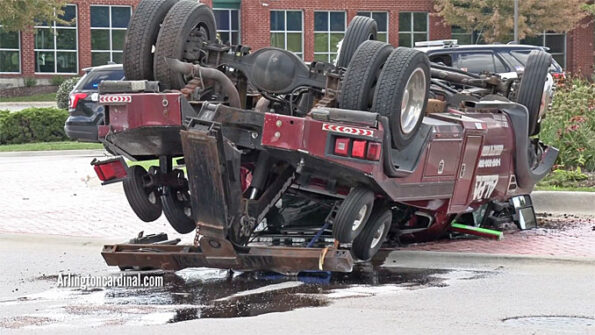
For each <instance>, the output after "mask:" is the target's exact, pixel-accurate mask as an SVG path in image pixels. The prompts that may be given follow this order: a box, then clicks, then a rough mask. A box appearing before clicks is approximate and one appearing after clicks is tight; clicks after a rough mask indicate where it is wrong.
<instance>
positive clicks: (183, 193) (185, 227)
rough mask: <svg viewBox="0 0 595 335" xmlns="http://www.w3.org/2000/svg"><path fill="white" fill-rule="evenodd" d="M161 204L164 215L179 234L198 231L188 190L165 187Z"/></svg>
mask: <svg viewBox="0 0 595 335" xmlns="http://www.w3.org/2000/svg"><path fill="white" fill-rule="evenodd" d="M161 203H162V205H163V214H164V215H165V217H166V218H167V221H169V224H170V225H171V226H172V227H173V228H174V229H175V230H176V231H177V232H178V233H180V234H188V233H190V232H192V231H194V230H195V229H196V222H195V220H194V217H193V215H192V207H191V205H190V194H189V193H188V191H187V190H183V189H177V190H176V189H172V188H169V187H167V186H166V187H163V194H162V195H161Z"/></svg>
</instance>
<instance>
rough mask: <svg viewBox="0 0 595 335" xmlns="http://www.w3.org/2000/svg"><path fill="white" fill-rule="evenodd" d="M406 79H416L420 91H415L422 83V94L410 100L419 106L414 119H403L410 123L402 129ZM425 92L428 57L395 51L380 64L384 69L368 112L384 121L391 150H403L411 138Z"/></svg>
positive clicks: (419, 119)
mask: <svg viewBox="0 0 595 335" xmlns="http://www.w3.org/2000/svg"><path fill="white" fill-rule="evenodd" d="M422 73H423V76H422V75H421V74H422ZM414 74H415V76H414ZM410 78H411V79H419V80H417V81H414V82H419V83H420V84H419V85H418V86H420V87H417V89H422V88H421V85H422V83H423V84H424V85H425V88H423V89H424V90H425V92H424V93H423V95H421V94H420V95H419V99H414V100H413V102H415V101H416V100H417V101H418V102H419V108H414V110H416V111H417V112H416V113H413V115H417V118H415V117H413V118H412V119H409V118H407V119H408V120H411V122H407V123H406V124H405V125H403V124H402V122H401V118H402V117H401V116H402V112H403V111H402V110H401V108H402V102H403V98H404V97H405V95H406V94H405V91H406V87H407V84H408V83H409V80H410ZM429 91H430V61H429V60H428V56H427V55H426V54H425V53H423V52H420V51H417V50H414V49H410V48H396V49H395V50H393V52H392V53H391V54H390V56H389V57H388V59H387V60H386V62H385V63H384V68H383V69H382V72H381V73H380V78H379V79H378V83H377V84H376V93H375V94H374V104H373V105H372V112H375V113H378V114H380V115H384V116H386V117H388V119H389V121H390V128H391V137H392V139H393V146H394V147H395V148H397V149H404V148H405V147H406V146H407V145H408V144H409V143H410V142H411V141H412V140H413V138H414V137H415V134H416V133H417V131H418V130H419V127H420V126H421V122H422V120H423V117H424V113H425V110H426V105H427V103H428V95H429ZM407 96H409V95H407ZM422 99H423V101H422ZM406 116H407V115H405V117H406ZM404 127H405V128H404Z"/></svg>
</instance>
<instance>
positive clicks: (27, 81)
mask: <svg viewBox="0 0 595 335" xmlns="http://www.w3.org/2000/svg"><path fill="white" fill-rule="evenodd" d="M23 83H24V84H25V87H33V86H35V85H37V79H35V78H30V77H27V78H25V79H23Z"/></svg>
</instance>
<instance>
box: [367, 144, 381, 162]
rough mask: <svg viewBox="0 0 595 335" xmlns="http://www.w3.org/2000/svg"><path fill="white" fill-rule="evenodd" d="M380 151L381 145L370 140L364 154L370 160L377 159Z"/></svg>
mask: <svg viewBox="0 0 595 335" xmlns="http://www.w3.org/2000/svg"><path fill="white" fill-rule="evenodd" d="M381 152H382V146H381V144H380V143H378V142H370V143H368V154H367V155H366V159H368V160H371V161H379V160H380V153H381Z"/></svg>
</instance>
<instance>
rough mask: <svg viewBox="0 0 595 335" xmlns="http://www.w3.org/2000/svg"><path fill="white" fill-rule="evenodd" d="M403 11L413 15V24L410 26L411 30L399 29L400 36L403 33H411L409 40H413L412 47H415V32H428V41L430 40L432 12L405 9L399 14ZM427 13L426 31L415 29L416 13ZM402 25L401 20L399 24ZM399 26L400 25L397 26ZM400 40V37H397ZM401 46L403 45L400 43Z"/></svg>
mask: <svg viewBox="0 0 595 335" xmlns="http://www.w3.org/2000/svg"><path fill="white" fill-rule="evenodd" d="M401 13H408V14H409V15H410V16H411V26H410V27H409V28H410V29H411V30H406V31H401V30H399V32H398V34H399V37H400V35H401V34H408V35H409V39H410V40H409V41H410V42H411V47H412V48H413V47H415V42H414V41H415V34H420V33H426V41H428V40H429V39H430V13H428V12H407V11H403V12H399V15H400V14H401ZM419 13H422V14H426V31H416V30H414V29H415V28H414V27H415V22H414V21H413V20H414V14H419ZM400 25H401V23H400V22H399V26H400ZM397 28H398V27H397ZM397 40H399V39H397ZM400 46H401V45H400Z"/></svg>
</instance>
